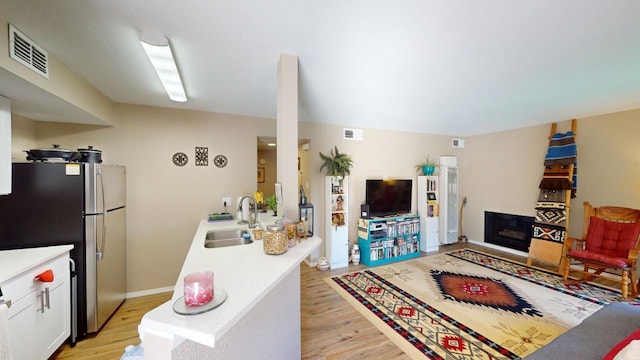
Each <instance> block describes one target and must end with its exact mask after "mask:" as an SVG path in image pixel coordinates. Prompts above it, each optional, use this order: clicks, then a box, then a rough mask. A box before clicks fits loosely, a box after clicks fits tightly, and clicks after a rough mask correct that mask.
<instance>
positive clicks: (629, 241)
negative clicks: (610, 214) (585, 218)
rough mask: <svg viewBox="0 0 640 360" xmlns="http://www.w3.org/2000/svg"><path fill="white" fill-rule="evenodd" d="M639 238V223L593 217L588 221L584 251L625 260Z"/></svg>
mask: <svg viewBox="0 0 640 360" xmlns="http://www.w3.org/2000/svg"><path fill="white" fill-rule="evenodd" d="M638 236H640V223H620V222H613V221H607V220H604V219H601V218H598V217H595V216H592V217H591V219H590V220H589V232H588V233H587V241H586V250H587V251H589V252H592V253H596V254H601V255H606V256H610V257H617V258H625V259H626V258H627V256H629V250H630V249H632V248H634V247H635V246H636V244H637V242H638Z"/></svg>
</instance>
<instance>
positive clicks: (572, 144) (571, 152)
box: [540, 131, 578, 198]
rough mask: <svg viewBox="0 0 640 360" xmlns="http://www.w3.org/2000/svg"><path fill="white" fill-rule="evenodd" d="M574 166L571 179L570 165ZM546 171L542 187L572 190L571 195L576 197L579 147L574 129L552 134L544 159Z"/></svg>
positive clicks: (541, 183)
mask: <svg viewBox="0 0 640 360" xmlns="http://www.w3.org/2000/svg"><path fill="white" fill-rule="evenodd" d="M572 164H573V165H574V167H573V177H572V179H571V181H570V180H569V166H570V165H572ZM544 166H545V172H544V176H543V178H542V181H541V182H540V189H545V190H572V191H571V197H572V198H574V197H576V191H577V188H578V176H577V174H578V148H577V146H576V141H575V136H574V134H573V132H572V131H568V132H566V133H556V134H554V135H553V136H551V140H550V141H549V150H547V155H546V156H545V159H544Z"/></svg>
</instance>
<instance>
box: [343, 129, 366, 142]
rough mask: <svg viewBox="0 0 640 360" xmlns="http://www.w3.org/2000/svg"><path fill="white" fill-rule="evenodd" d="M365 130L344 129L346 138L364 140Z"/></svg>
mask: <svg viewBox="0 0 640 360" xmlns="http://www.w3.org/2000/svg"><path fill="white" fill-rule="evenodd" d="M362 138H363V131H362V129H344V139H345V140H359V141H362Z"/></svg>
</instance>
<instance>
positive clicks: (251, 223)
mask: <svg viewBox="0 0 640 360" xmlns="http://www.w3.org/2000/svg"><path fill="white" fill-rule="evenodd" d="M247 198H248V199H249V201H253V221H251V215H249V221H247V220H245V219H244V218H243V215H242V203H243V202H244V199H247ZM236 212H240V220H239V221H238V224H249V229H253V228H255V227H257V226H258V202H257V201H256V198H254V197H253V196H251V195H244V196H243V197H241V198H240V201H238V209H237V210H236Z"/></svg>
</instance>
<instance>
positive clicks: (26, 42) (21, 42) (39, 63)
mask: <svg viewBox="0 0 640 360" xmlns="http://www.w3.org/2000/svg"><path fill="white" fill-rule="evenodd" d="M9 56H11V58H12V59H14V60H16V61H17V62H19V63H21V64H22V65H24V66H26V67H28V68H29V69H31V70H33V71H35V72H36V73H38V74H40V75H42V76H43V77H45V78H47V79H48V78H49V54H48V53H47V52H46V51H45V50H44V49H43V48H41V47H40V46H38V45H37V44H36V43H34V42H33V40H31V39H29V37H28V36H26V35H25V34H23V33H21V32H20V31H19V30H18V29H16V28H15V27H14V26H13V25H11V24H9Z"/></svg>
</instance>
